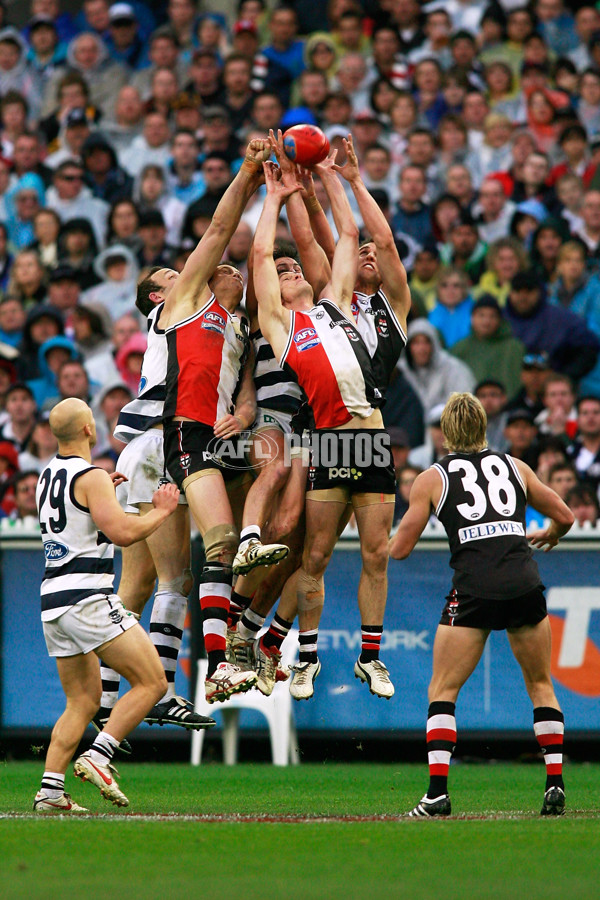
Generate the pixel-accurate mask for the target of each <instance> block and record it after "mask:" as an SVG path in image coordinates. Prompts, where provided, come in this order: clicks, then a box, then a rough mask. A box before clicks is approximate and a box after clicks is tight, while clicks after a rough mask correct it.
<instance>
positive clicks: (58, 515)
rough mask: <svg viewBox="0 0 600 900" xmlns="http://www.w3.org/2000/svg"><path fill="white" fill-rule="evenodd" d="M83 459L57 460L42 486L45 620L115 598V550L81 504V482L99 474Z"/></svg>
mask: <svg viewBox="0 0 600 900" xmlns="http://www.w3.org/2000/svg"><path fill="white" fill-rule="evenodd" d="M94 468H95V466H91V465H90V464H89V462H87V460H85V459H83V458H82V457H81V456H60V455H57V456H55V457H54V459H51V460H50V462H49V463H48V465H47V466H46V468H45V469H44V471H43V472H42V474H41V475H40V480H39V481H38V485H37V489H36V503H37V508H38V514H39V519H40V528H41V531H42V540H43V542H44V555H45V557H46V569H45V571H44V580H43V581H42V589H41V595H42V619H43V620H44V621H48V620H52V619H55V618H57V617H58V616H60V615H61V614H62V613H63V612H65V610H67V609H69V607H71V606H73V605H74V604H75V603H78V602H79V601H80V600H84V599H85V598H86V597H92V596H94V595H95V594H112V593H113V582H114V577H115V575H114V566H113V557H114V553H115V548H114V545H113V544H112V543H111V542H110V541H109V540H108V538H107V537H105V536H104V535H103V534H102V532H100V531H98V529H97V528H96V526H95V524H94V521H93V519H92V517H91V515H90V511H89V509H88V508H87V507H84V506H81V505H80V504H79V503H78V502H77V500H76V499H75V491H74V488H75V482H76V481H77V479H78V478H79V477H80V476H81V475H84V474H85V473H86V472H89V471H90V470H91V469H94Z"/></svg>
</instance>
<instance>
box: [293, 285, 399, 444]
mask: <svg viewBox="0 0 600 900" xmlns="http://www.w3.org/2000/svg"><path fill="white" fill-rule="evenodd" d="M280 364H281V365H282V366H283V365H284V364H285V365H287V366H289V367H290V368H291V369H292V371H293V372H294V373H295V374H296V377H297V378H298V383H299V385H300V387H301V388H302V389H303V390H304V392H305V393H306V396H307V400H308V403H309V405H310V407H311V409H312V411H313V414H314V417H315V427H316V428H319V429H321V428H338V427H339V426H340V425H345V424H346V423H347V422H349V421H350V419H352V418H353V416H360V417H361V418H363V419H366V418H368V416H370V415H371V413H372V412H373V410H374V408H375V407H378V406H379V405H380V403H381V399H382V398H381V391H380V390H379V387H378V385H377V382H376V379H375V374H374V371H373V364H372V360H371V357H370V356H369V353H368V351H367V348H366V346H365V343H364V341H363V339H362V338H361V336H360V334H359V332H358V330H357V328H356V326H355V325H354V323H352V322H350V321H349V320H348V319H347V318H346V316H345V315H344V314H343V313H342V312H341V311H340V310H339V309H338V307H337V306H336V305H335V303H332V301H331V300H320V301H319V303H317V305H316V306H315V307H313V308H312V309H310V310H306V311H304V310H303V311H302V312H292V314H291V322H290V331H289V335H288V340H287V344H286V346H285V350H284V351H283V354H282V357H281V359H280Z"/></svg>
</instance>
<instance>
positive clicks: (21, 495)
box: [9, 469, 39, 527]
mask: <svg viewBox="0 0 600 900" xmlns="http://www.w3.org/2000/svg"><path fill="white" fill-rule="evenodd" d="M38 478H39V472H38V471H37V470H35V469H26V470H25V471H21V472H16V473H15V475H14V476H13V485H14V491H15V508H14V510H13V511H12V512H11V514H10V517H9V518H10V519H12V520H13V521H17V520H23V519H27V520H31V525H32V526H33V527H35V525H37V504H36V500H35V492H36V488H37V483H38Z"/></svg>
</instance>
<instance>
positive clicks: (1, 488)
mask: <svg viewBox="0 0 600 900" xmlns="http://www.w3.org/2000/svg"><path fill="white" fill-rule="evenodd" d="M18 470H19V456H18V453H17V450H16V448H15V445H14V444H13V443H11V442H10V441H0V518H4V516H9V515H10V514H11V513H12V511H13V510H14V508H15V490H14V487H13V476H14V475H15V473H16V472H18Z"/></svg>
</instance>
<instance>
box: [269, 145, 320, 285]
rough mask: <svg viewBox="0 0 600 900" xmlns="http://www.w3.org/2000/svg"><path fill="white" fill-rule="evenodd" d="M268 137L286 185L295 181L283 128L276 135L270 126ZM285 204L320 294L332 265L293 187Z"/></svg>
mask: <svg viewBox="0 0 600 900" xmlns="http://www.w3.org/2000/svg"><path fill="white" fill-rule="evenodd" d="M269 140H270V142H271V148H272V150H273V153H274V154H275V156H276V158H277V162H278V163H279V168H280V169H281V180H282V181H283V183H284V184H285V185H288V186H290V185H296V184H297V183H298V178H299V174H298V167H297V166H296V165H295V164H294V163H293V162H292V161H291V159H289V158H288V157H287V156H286V154H285V152H284V149H283V135H282V132H281V129H279V130H278V132H277V138H276V137H275V134H274V133H273V131H272V130H271V131H270V132H269ZM313 193H314V189H313ZM315 200H316V197H315ZM286 208H287V214H288V220H289V224H290V230H291V232H292V237H293V238H294V241H295V242H296V246H297V247H298V253H299V254H300V261H301V263H302V269H303V271H304V277H305V278H306V280H307V281H308V283H309V284H310V285H311V286H312V288H313V290H314V292H315V295H316V296H319V294H320V293H321V291H322V290H323V289H324V288H325V285H326V284H327V283H328V282H329V280H330V279H331V265H330V264H329V260H328V259H327V256H326V254H325V252H324V250H323V249H322V247H320V246H319V244H318V243H317V240H316V239H315V236H314V234H313V231H312V228H311V222H310V219H309V215H308V212H307V208H306V206H305V204H304V201H303V199H302V196H301V193H300V192H299V191H294V193H293V194H290V196H289V197H288V199H287V202H286ZM330 233H331V232H330Z"/></svg>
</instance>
